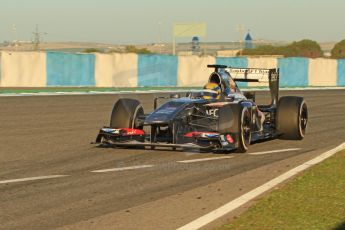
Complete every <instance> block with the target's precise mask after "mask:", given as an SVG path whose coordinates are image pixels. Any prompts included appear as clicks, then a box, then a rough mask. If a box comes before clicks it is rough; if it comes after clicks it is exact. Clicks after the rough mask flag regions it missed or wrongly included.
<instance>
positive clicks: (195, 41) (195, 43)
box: [192, 36, 200, 54]
mask: <svg viewBox="0 0 345 230" xmlns="http://www.w3.org/2000/svg"><path fill="white" fill-rule="evenodd" d="M192 53H193V54H199V53H200V39H199V37H196V36H195V37H193V38H192Z"/></svg>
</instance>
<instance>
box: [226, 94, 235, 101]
mask: <svg viewBox="0 0 345 230" xmlns="http://www.w3.org/2000/svg"><path fill="white" fill-rule="evenodd" d="M225 101H227V102H233V101H235V96H234V95H228V96H226V97H225Z"/></svg>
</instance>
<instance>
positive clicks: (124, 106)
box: [110, 98, 144, 129]
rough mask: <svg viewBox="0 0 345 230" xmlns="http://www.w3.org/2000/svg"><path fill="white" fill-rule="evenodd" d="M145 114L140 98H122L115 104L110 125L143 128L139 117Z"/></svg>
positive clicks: (113, 126)
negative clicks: (139, 122)
mask: <svg viewBox="0 0 345 230" xmlns="http://www.w3.org/2000/svg"><path fill="white" fill-rule="evenodd" d="M143 114H144V109H143V107H142V106H141V104H140V102H139V101H138V100H135V99H128V98H121V99H119V100H118V101H117V102H116V103H115V105H114V108H113V111H112V113H111V117H110V127H111V128H134V129H142V128H143V127H142V126H139V124H138V122H137V118H138V116H140V115H143Z"/></svg>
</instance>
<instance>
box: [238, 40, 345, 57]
mask: <svg viewBox="0 0 345 230" xmlns="http://www.w3.org/2000/svg"><path fill="white" fill-rule="evenodd" d="M242 55H248V56H250V55H279V56H284V57H307V58H318V57H324V53H323V51H322V50H321V47H320V45H319V44H318V43H317V42H316V41H313V40H309V39H304V40H301V41H297V42H293V43H291V44H288V45H285V46H272V45H262V46H258V47H256V48H254V49H244V50H243V51H242ZM331 58H337V59H339V58H345V39H344V40H342V41H340V42H338V43H337V44H335V46H334V47H333V49H332V51H331Z"/></svg>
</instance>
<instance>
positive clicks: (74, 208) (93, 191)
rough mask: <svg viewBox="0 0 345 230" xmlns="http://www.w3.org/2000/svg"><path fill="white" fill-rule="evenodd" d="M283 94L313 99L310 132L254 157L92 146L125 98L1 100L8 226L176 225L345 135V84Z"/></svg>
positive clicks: (261, 146)
mask: <svg viewBox="0 0 345 230" xmlns="http://www.w3.org/2000/svg"><path fill="white" fill-rule="evenodd" d="M281 95H301V96H304V97H305V99H306V101H307V103H308V107H309V126H308V131H307V136H306V138H305V139H304V140H303V141H286V140H272V141H269V142H264V143H257V144H254V145H252V146H250V151H249V153H246V154H237V153H230V154H211V153H197V152H178V151H171V150H156V151H152V150H146V151H145V150H140V149H113V148H99V147H97V146H94V145H91V144H90V142H92V141H94V140H95V137H96V135H97V133H98V130H99V128H100V127H102V126H103V125H107V124H108V123H109V116H110V112H111V110H112V106H113V104H114V102H115V101H116V99H117V98H118V97H119V96H116V95H81V96H32V97H0V105H1V112H0V229H35V230H37V229H53V228H60V229H176V228H178V227H181V226H183V225H185V224H187V223H189V222H191V221H192V220H194V219H196V218H198V217H200V216H202V215H204V214H206V213H208V212H210V211H212V210H214V209H216V208H218V207H219V206H221V205H223V204H224V203H227V202H229V201H231V200H233V199H235V198H237V197H238V196H240V195H242V194H244V193H246V192H248V191H250V190H252V189H254V188H256V187H258V186H260V185H262V184H263V183H265V182H267V181H268V180H270V179H272V178H274V177H276V176H278V175H280V174H282V173H283V172H286V171H288V170H289V169H291V168H293V167H295V166H297V165H299V164H301V163H303V162H305V161H307V160H309V159H311V158H313V157H315V156H317V155H319V154H320V153H322V152H324V151H326V150H329V149H332V148H334V147H336V146H337V145H339V144H341V143H343V142H344V141H345V122H344V121H345V90H310V91H283V92H281ZM122 97H133V98H138V99H140V100H141V101H143V106H144V108H145V111H149V110H150V109H151V108H152V106H153V101H152V98H153V95H151V94H141V95H135V96H133V95H132V96H129V95H123V96H122ZM257 98H258V99H259V98H263V100H267V99H268V93H267V92H258V93H257ZM275 150H277V151H275ZM267 151H273V152H267ZM201 158H202V159H204V158H211V159H206V160H205V159H204V160H203V161H199V160H198V159H201ZM193 159H197V160H194V161H193ZM190 160H191V161H190ZM107 169H111V170H107ZM43 176H49V177H48V178H42V177H43ZM16 179H22V180H19V181H15V180H16ZM248 205H250V204H247V205H245V207H243V208H240V209H238V210H236V211H235V212H234V213H231V214H229V215H227V216H225V217H224V218H221V219H219V220H217V221H215V222H213V223H212V224H210V225H208V226H206V228H207V229H210V228H211V229H212V228H213V227H214V226H217V225H219V224H221V223H223V222H224V221H226V220H227V219H229V218H231V217H233V216H235V215H238V214H239V213H240V212H242V211H243V210H244V209H245V208H246V207H247V206H248Z"/></svg>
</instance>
